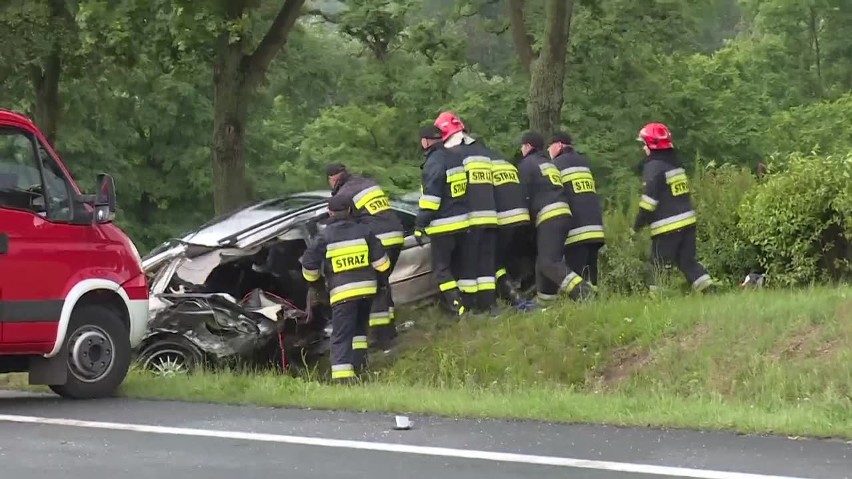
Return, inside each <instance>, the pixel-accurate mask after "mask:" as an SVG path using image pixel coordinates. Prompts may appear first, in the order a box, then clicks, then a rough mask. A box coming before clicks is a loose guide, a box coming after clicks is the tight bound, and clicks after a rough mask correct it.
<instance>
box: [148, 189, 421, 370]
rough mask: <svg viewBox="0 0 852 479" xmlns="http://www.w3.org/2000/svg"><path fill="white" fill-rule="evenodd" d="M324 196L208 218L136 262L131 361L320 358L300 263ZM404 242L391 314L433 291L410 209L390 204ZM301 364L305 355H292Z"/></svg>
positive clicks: (313, 307) (176, 365)
mask: <svg viewBox="0 0 852 479" xmlns="http://www.w3.org/2000/svg"><path fill="white" fill-rule="evenodd" d="M329 198H330V192H328V191H318V192H310V193H300V194H296V195H291V196H287V197H283V198H277V199H273V200H267V201H263V202H260V203H257V204H255V205H252V206H250V207H247V208H244V209H241V210H238V211H236V212H234V213H231V214H229V215H225V216H223V217H220V218H215V219H214V220H212V221H211V222H209V223H207V224H205V225H203V226H202V227H200V228H199V229H198V230H196V231H194V232H192V233H189V234H187V235H185V236H184V237H183V238H181V239H177V240H172V241H169V242H166V243H164V244H163V245H161V246H160V247H158V248H157V249H155V250H154V251H152V252H151V253H150V254H149V255H148V256H146V257H145V258H143V268H144V270H145V272H146V273H147V274H148V277H149V285H150V296H151V300H150V301H151V304H150V320H149V324H148V326H149V331H148V333H147V336H146V338H145V340H144V341H143V343H142V345H141V346H140V348H139V349H138V351H139V356H138V359H137V361H138V362H140V363H141V364H142V365H143V367H145V368H146V369H149V370H154V371H158V372H161V373H169V372H175V371H180V370H187V369H191V368H192V367H194V366H196V365H198V364H200V363H204V364H208V365H209V364H214V365H220V364H233V363H240V364H246V363H248V364H279V362H280V363H281V364H283V365H285V366H286V365H287V364H288V360H289V358H292V357H293V356H296V358H295V361H292V362H294V363H295V362H302V360H303V359H304V356H303V355H305V354H307V355H308V356H318V355H322V354H325V352H326V350H327V344H326V342H327V339H328V333H329V327H328V324H329V322H328V318H329V313H330V310H329V308H328V307H327V305H326V304H324V303H323V302H322V301H319V304H316V302H313V301H309V300H308V297H307V294H308V285H307V284H306V282H305V281H304V279H303V278H302V274H301V265H300V263H299V258H300V257H301V255H302V253H303V252H304V250H305V248H306V247H307V241H310V239H311V238H312V237H313V236H314V235H315V234H316V233H317V232H318V231H319V230H320V229H321V228H323V224H322V223H323V220H325V219H326V218H327V217H328V211H327V209H326V204H327V201H328V199H329ZM391 208H392V209H393V210H394V211H395V212H396V213H397V215H398V216H399V217H400V220H401V221H402V224H403V226H404V228H405V243H404V244H403V249H402V251H401V253H400V256H399V260H398V262H397V266H396V268H395V269H394V272H393V274H392V275H391V277H390V281H391V290H392V292H393V297H394V301H395V303H396V304H397V305H398V306H401V305H405V304H410V303H414V302H419V301H422V300H428V299H430V298H433V297H434V296H435V295H436V294H437V291H438V288H437V285H436V284H435V283H434V281H433V279H432V276H431V259H430V254H429V248H430V245H429V243H428V241H427V242H426V243H425V244H423V245H422V246H420V245H418V244H417V241H416V240H415V239H414V236H413V233H414V231H413V230H414V218H415V215H416V203H413V204H412V203H411V202H409V201H403V200H392V201H391ZM299 356H302V357H299Z"/></svg>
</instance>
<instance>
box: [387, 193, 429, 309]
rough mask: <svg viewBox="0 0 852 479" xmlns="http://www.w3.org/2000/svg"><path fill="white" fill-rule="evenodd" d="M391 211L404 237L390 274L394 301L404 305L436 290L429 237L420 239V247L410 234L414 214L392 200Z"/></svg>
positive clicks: (412, 229) (412, 232) (412, 230)
mask: <svg viewBox="0 0 852 479" xmlns="http://www.w3.org/2000/svg"><path fill="white" fill-rule="evenodd" d="M391 208H393V210H394V213H396V215H397V217H399V220H400V221H401V222H402V227H403V233H404V234H405V240H404V243H403V245H402V250H401V251H400V253H399V259H398V260H397V262H396V267H394V270H393V273H392V274H391V277H390V282H391V289H392V290H393V299H394V302H395V303H396V304H398V305H402V304H408V303H412V302H415V301H420V300H422V299H426V298H429V297H430V296H434V295H435V294H437V292H438V284H437V283H435V280H434V278H432V254H431V245H430V244H429V238H428V237H426V238H424V244H423V246H420V245H419V244H417V239H416V238H415V237H414V220H415V218H416V213H415V212H414V211H412V209H410V208H406V207H405V204H403V203H400V202H393V203H392V204H391Z"/></svg>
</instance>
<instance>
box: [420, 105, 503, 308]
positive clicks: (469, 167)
mask: <svg viewBox="0 0 852 479" xmlns="http://www.w3.org/2000/svg"><path fill="white" fill-rule="evenodd" d="M434 124H435V126H436V127H438V129H440V130H441V140H442V141H443V142H444V148H446V149H447V150H449V151H450V152H452V153H454V154H458V155H460V156H461V158H462V165H463V166H464V170H465V173H467V195H466V196H467V202H468V205H469V207H470V232H469V235H470V241H472V242H473V243H474V244H476V255H475V258H476V269H475V274H474V275H473V276H472V277H469V278H468V277H465V278H461V279H460V280H459V287H460V288H461V290H462V293H464V298H465V302H466V306H467V307H469V308H471V309H474V310H476V311H478V312H485V313H489V314H491V315H495V314H497V291H496V288H497V285H496V282H497V280H496V278H495V277H494V275H495V272H496V271H497V263H496V260H495V255H496V252H497V251H496V250H497V210H496V204H495V200H494V182H493V179H492V175H493V165H492V156H493V155H494V153H493V152H492V151H491V150H490V149H488V148H486V147H485V145H483V144H482V143H481V142H478V141H476V140H474V139H473V138H472V137H470V135H468V134H467V132H466V130H465V126H464V124H463V123H462V121H461V119H459V118H458V117H457V116H456V115H455V114H453V113H450V112H443V113H441V114H440V115H438V117H437V118H436V119H435V123H434Z"/></svg>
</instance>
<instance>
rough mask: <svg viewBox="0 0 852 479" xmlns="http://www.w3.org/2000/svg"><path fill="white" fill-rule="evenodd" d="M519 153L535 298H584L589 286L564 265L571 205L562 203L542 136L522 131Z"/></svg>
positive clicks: (559, 183) (559, 184) (558, 182)
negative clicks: (532, 235)
mask: <svg viewBox="0 0 852 479" xmlns="http://www.w3.org/2000/svg"><path fill="white" fill-rule="evenodd" d="M521 154H522V155H523V158H522V159H521V161H520V163H519V165H518V172H519V173H520V177H521V187H522V188H523V194H524V198H526V200H527V207H528V209H529V211H530V214H531V215H532V217H533V220H534V223H535V228H536V249H537V257H536V266H535V269H536V287H537V290H538V292H537V297H538V300H539V302H541V303H546V302H548V301H551V300H554V299H556V298H557V297H558V296H559V293H563V294H567V295H568V297H569V298H571V299H575V300H577V299H585V298H586V297H587V296H588V295H589V294H590V291H591V287H590V286H589V284H588V283H587V282H586V281H584V280H583V278H581V277H580V276H579V275H578V274H577V273H574V272H573V271H571V270H570V269H569V268H568V266H567V265H566V264H565V259H564V258H563V251H562V249H563V247H564V245H565V238H566V237H567V236H568V230H569V229H570V228H571V208H570V207H569V206H568V203H566V202H565V195H564V192H563V186H562V178H561V175H560V174H559V170H558V169H556V166H554V165H553V163H551V162H550V158H548V156H547V152H546V150H545V149H544V137H543V136H542V135H541V134H540V133H538V132H535V131H529V132H526V133H524V135H523V136H522V137H521Z"/></svg>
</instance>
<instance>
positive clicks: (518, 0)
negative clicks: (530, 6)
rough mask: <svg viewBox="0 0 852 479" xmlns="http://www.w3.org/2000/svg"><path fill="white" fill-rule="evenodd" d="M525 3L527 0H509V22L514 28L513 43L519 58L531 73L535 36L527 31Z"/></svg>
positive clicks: (534, 55) (534, 54)
mask: <svg viewBox="0 0 852 479" xmlns="http://www.w3.org/2000/svg"><path fill="white" fill-rule="evenodd" d="M525 4H526V0H509V3H508V9H509V23H510V25H511V28H512V43H514V45H515V52H516V53H517V54H518V60H520V62H521V65H523V67H524V70H526V71H527V73H530V68H531V66H532V62H533V60H535V58H536V53H535V51H533V38H532V36H530V34H529V32H527V25H526V18H525V16H524V7H525Z"/></svg>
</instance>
